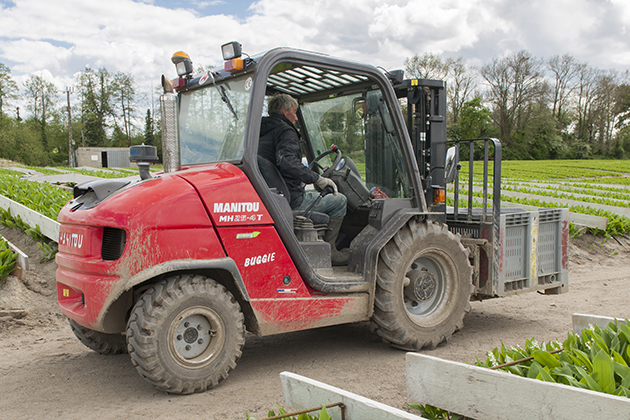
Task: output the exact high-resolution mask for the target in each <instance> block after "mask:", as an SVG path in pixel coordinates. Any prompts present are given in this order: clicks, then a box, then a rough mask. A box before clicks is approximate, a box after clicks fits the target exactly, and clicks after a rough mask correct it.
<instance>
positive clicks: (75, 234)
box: [56, 176, 225, 329]
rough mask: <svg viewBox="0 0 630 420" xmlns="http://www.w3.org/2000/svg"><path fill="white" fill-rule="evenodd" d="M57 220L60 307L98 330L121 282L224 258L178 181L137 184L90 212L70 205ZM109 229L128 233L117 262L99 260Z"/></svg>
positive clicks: (194, 198)
mask: <svg viewBox="0 0 630 420" xmlns="http://www.w3.org/2000/svg"><path fill="white" fill-rule="evenodd" d="M58 220H59V222H60V223H61V227H60V230H59V237H60V238H61V239H60V242H59V253H58V254H57V257H56V261H57V264H58V266H59V269H58V270H57V283H58V285H57V289H58V296H59V303H60V305H61V308H62V310H63V312H64V313H65V314H66V315H67V316H68V317H70V318H72V319H74V320H75V321H77V322H78V323H80V324H82V325H84V326H87V327H92V328H95V329H98V325H97V323H98V321H99V317H100V315H101V314H102V312H103V310H104V309H106V308H104V307H103V305H104V304H105V302H106V301H107V300H108V297H109V295H110V292H111V290H112V288H113V287H114V285H115V284H116V283H117V282H118V281H120V280H121V279H124V280H128V279H129V278H131V277H133V276H134V275H136V274H138V273H139V272H141V271H142V270H145V269H147V268H149V267H152V266H154V265H156V264H160V263H163V262H166V261H171V260H181V259H212V258H221V257H224V256H225V253H224V251H223V248H222V247H221V243H220V242H219V240H218V238H217V236H216V232H215V230H214V228H213V227H212V223H211V222H210V219H209V217H208V214H207V212H206V210H205V208H204V206H203V204H202V203H201V201H200V200H199V196H198V195H197V193H196V192H195V190H194V188H193V187H192V186H191V185H190V184H189V183H187V182H186V181H184V180H183V179H181V178H179V177H177V176H164V177H161V178H156V179H153V180H151V181H147V182H143V183H139V184H138V185H136V186H133V187H132V188H129V189H127V190H125V191H121V192H120V193H118V194H115V195H113V196H112V197H109V198H108V199H106V200H105V201H104V202H102V203H100V204H99V205H97V206H96V207H94V208H91V209H87V210H82V209H79V210H76V211H71V209H70V207H69V206H68V205H66V206H65V207H64V208H63V209H62V210H61V212H60V213H59V216H58ZM105 226H108V227H115V228H120V229H124V230H125V232H126V237H127V243H126V246H125V250H124V253H123V255H122V256H121V258H119V259H118V260H116V261H104V260H103V259H101V243H102V237H103V229H102V228H103V227H105ZM64 288H65V289H66V290H67V291H66V292H64ZM68 288H69V289H68ZM70 289H71V290H70ZM64 293H65V294H66V295H70V296H72V295H73V293H79V294H83V296H84V297H83V299H84V303H83V304H79V305H77V304H76V302H72V301H68V300H67V299H64V297H67V296H64Z"/></svg>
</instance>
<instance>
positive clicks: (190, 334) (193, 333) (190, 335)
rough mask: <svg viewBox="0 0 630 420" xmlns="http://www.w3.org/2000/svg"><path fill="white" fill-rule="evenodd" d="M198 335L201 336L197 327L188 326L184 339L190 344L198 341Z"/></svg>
mask: <svg viewBox="0 0 630 420" xmlns="http://www.w3.org/2000/svg"><path fill="white" fill-rule="evenodd" d="M197 337H199V333H198V332H197V329H196V328H188V329H186V331H184V341H185V342H187V343H188V344H190V343H194V342H195V341H197Z"/></svg>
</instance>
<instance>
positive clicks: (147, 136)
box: [144, 109, 155, 146]
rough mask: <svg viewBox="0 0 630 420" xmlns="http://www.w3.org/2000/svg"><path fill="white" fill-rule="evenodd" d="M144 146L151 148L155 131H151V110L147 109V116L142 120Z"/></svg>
mask: <svg viewBox="0 0 630 420" xmlns="http://www.w3.org/2000/svg"><path fill="white" fill-rule="evenodd" d="M144 144H147V145H150V146H153V145H154V144H155V131H154V129H153V117H152V116H151V110H150V109H147V116H146V117H145V118H144Z"/></svg>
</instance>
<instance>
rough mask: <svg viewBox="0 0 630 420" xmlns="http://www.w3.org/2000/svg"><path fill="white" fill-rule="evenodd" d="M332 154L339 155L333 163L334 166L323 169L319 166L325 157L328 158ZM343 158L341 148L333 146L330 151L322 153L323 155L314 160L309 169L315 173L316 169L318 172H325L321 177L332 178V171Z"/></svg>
mask: <svg viewBox="0 0 630 420" xmlns="http://www.w3.org/2000/svg"><path fill="white" fill-rule="evenodd" d="M331 153H337V156H335V160H334V161H333V163H332V165H330V166H329V167H328V168H323V167H322V166H321V165H320V164H319V161H320V160H322V159H323V158H324V156H328V155H330V154H331ZM341 157H342V154H341V150H339V148H338V147H337V146H336V145H334V144H333V146H332V147H331V148H330V149H328V150H326V151H325V152H324V153H322V154H321V155H319V156H317V157H316V158H315V159H313V160H312V161H311V163H309V165H308V168H309V169H310V170H311V171H315V168H317V169H318V170H323V172H322V174H321V175H322V176H323V177H325V178H330V174H332V171H333V170H334V169H335V168H336V167H337V165H338V164H339V162H341ZM316 172H317V171H316Z"/></svg>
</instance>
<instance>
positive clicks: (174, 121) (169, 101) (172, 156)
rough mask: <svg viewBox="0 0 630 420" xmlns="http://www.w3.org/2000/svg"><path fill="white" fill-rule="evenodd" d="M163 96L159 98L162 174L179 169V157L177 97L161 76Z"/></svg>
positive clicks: (166, 80)
mask: <svg viewBox="0 0 630 420" xmlns="http://www.w3.org/2000/svg"><path fill="white" fill-rule="evenodd" d="M162 87H163V88H164V94H163V95H162V96H160V110H161V113H162V125H161V127H162V160H163V163H164V173H168V172H175V171H179V170H180V169H181V161H180V156H179V121H178V112H177V111H178V109H177V108H178V106H177V95H176V94H175V92H174V91H173V86H172V85H171V82H170V81H169V80H168V79H167V78H166V77H164V76H162Z"/></svg>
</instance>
